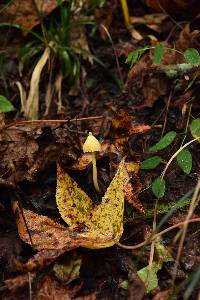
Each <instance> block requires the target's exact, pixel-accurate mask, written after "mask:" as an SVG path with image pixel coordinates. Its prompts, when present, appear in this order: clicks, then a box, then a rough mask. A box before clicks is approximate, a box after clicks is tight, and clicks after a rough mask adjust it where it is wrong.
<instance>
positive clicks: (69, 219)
mask: <svg viewBox="0 0 200 300" xmlns="http://www.w3.org/2000/svg"><path fill="white" fill-rule="evenodd" d="M127 180H128V174H127V171H126V168H125V158H123V159H122V161H121V162H120V164H119V166H118V169H117V172H116V174H115V177H114V178H113V180H112V181H111V183H110V185H109V187H108V189H107V191H106V193H105V195H104V197H103V198H102V202H101V204H99V205H95V204H94V203H93V202H92V200H91V199H90V198H89V196H88V195H87V194H86V193H85V192H84V191H83V190H82V189H81V188H80V187H78V185H77V183H76V182H75V181H74V180H73V179H72V178H71V177H70V176H69V175H68V174H67V173H65V172H64V171H63V170H62V168H61V167H60V166H58V175H57V190H56V201H57V206H58V210H59V212H60V214H61V217H62V218H63V220H64V221H65V222H66V223H67V224H68V225H69V226H70V227H73V228H74V229H76V230H77V229H78V228H79V229H80V228H81V231H80V232H79V235H81V236H82V237H83V239H84V241H83V243H82V246H83V247H87V248H104V247H109V246H112V245H114V244H115V243H116V242H117V241H119V239H120V237H121V235H122V233H123V212H124V184H125V182H126V181H127Z"/></svg>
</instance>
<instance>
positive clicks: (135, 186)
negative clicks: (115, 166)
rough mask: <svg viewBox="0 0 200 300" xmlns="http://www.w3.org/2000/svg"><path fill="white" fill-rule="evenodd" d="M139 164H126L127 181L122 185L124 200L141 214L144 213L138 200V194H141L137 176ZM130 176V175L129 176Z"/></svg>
mask: <svg viewBox="0 0 200 300" xmlns="http://www.w3.org/2000/svg"><path fill="white" fill-rule="evenodd" d="M139 167H140V163H139V162H130V163H126V169H127V173H128V174H127V176H128V178H129V181H127V182H126V184H125V185H124V193H125V199H126V200H127V201H128V202H129V203H130V204H131V205H132V206H133V207H135V208H136V209H137V210H139V211H140V212H141V213H144V206H143V205H142V203H141V201H140V200H139V198H138V194H139V193H140V192H141V189H142V184H141V182H140V180H139V177H138V176H137V173H138V171H139ZM129 174H130V175H129Z"/></svg>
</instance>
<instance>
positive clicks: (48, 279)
mask: <svg viewBox="0 0 200 300" xmlns="http://www.w3.org/2000/svg"><path fill="white" fill-rule="evenodd" d="M34 299H35V300H42V299H46V300H51V299H54V300H71V299H72V298H71V295H70V292H69V287H68V286H66V285H61V284H60V283H59V282H58V281H56V280H55V279H54V278H53V276H50V275H45V276H44V278H42V280H41V282H40V285H39V288H38V290H37V291H36V295H35V297H34Z"/></svg>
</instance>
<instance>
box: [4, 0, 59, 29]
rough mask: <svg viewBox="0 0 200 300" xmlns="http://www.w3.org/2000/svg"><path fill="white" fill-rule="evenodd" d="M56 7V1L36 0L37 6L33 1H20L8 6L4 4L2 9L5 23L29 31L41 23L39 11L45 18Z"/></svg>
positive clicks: (15, 0)
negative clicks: (19, 26) (16, 25)
mask: <svg viewBox="0 0 200 300" xmlns="http://www.w3.org/2000/svg"><path fill="white" fill-rule="evenodd" d="M36 6H37V8H36ZM56 6H57V1H56V0H46V1H43V0H36V1H35V5H34V2H33V1H32V0H27V1H25V2H22V1H20V0H14V1H9V3H8V5H5V4H4V7H3V9H1V12H2V18H3V22H7V23H12V24H18V25H21V26H22V28H23V29H26V30H29V29H32V28H33V27H34V26H35V25H37V24H39V23H40V18H39V14H38V11H39V12H40V13H41V14H42V15H44V16H45V15H48V14H49V13H50V12H51V11H52V10H54V9H55V7H56ZM37 9H38V11H37Z"/></svg>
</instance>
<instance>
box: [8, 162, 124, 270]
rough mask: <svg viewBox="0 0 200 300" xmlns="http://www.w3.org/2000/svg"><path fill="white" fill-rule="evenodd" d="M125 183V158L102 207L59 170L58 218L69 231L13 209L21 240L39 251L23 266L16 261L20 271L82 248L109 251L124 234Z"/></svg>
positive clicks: (14, 203)
mask: <svg viewBox="0 0 200 300" xmlns="http://www.w3.org/2000/svg"><path fill="white" fill-rule="evenodd" d="M126 180H128V178H127V171H126V169H125V158H123V159H122V161H121V162H120V164H119V166H118V169H117V172H116V174H115V176H114V178H113V180H112V181H111V183H110V185H109V187H108V189H107V191H106V193H105V195H104V197H103V198H102V203H101V204H99V205H94V204H93V203H92V200H91V199H90V198H89V197H88V196H87V195H86V194H85V192H84V191H82V190H81V189H80V188H79V187H78V185H77V183H76V182H75V181H74V180H73V179H72V178H71V177H70V176H69V175H68V174H67V173H65V172H64V171H63V170H62V169H61V168H60V167H59V166H58V176H57V191H56V200H57V205H58V209H59V211H60V214H61V216H62V218H63V220H64V221H65V222H67V223H68V224H69V225H70V227H65V226H63V225H61V224H58V223H57V222H55V221H53V220H51V219H50V218H49V217H47V216H42V215H38V214H37V213H34V212H32V211H30V210H27V209H24V208H23V209H20V208H19V206H18V204H17V202H13V205H12V208H13V211H14V213H15V215H16V222H17V227H18V233H19V236H20V238H21V239H22V240H23V241H24V242H26V243H28V244H30V245H31V246H32V247H33V248H34V249H35V250H39V251H40V252H39V253H37V254H36V255H35V256H34V257H33V258H31V259H30V260H29V261H28V262H27V263H26V264H21V263H20V262H18V261H17V260H16V259H15V265H16V267H17V268H18V269H19V270H21V271H22V270H23V271H25V270H28V271H30V270H33V269H35V268H42V267H44V266H46V265H48V264H49V263H51V262H52V261H54V260H55V259H56V258H57V257H58V256H60V255H61V254H62V253H64V252H65V251H67V250H71V249H73V248H76V247H79V246H82V247H86V248H91V249H98V248H104V247H110V246H112V245H114V244H115V243H116V242H118V241H119V239H120V237H121V235H122V233H123V212H124V191H123V188H124V184H125V182H126Z"/></svg>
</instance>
